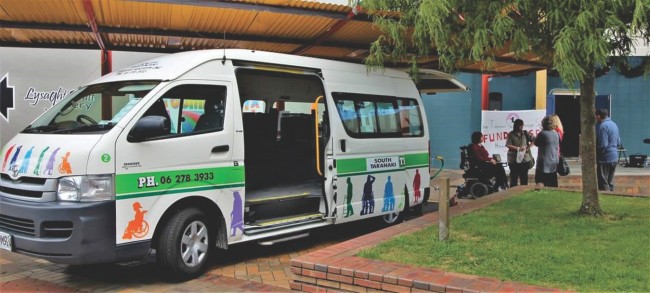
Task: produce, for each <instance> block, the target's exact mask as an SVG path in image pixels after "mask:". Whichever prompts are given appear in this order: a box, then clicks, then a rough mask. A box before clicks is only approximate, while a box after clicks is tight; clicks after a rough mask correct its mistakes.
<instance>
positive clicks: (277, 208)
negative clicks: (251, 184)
mask: <svg viewBox="0 0 650 293" xmlns="http://www.w3.org/2000/svg"><path fill="white" fill-rule="evenodd" d="M321 200H322V197H321V196H320V195H317V196H315V195H302V196H283V197H275V200H272V201H270V200H266V199H264V200H259V201H250V202H248V203H249V204H247V205H246V208H245V211H246V212H245V215H244V221H245V223H246V224H250V223H256V222H260V221H266V220H268V219H276V218H283V217H292V216H296V215H304V214H314V213H319V214H320V212H319V207H320V202H321Z"/></svg>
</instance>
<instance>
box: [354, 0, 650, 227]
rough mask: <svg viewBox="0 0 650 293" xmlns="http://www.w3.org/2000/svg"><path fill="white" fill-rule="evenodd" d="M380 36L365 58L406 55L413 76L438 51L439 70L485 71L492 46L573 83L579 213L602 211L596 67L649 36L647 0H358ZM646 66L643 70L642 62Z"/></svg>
mask: <svg viewBox="0 0 650 293" xmlns="http://www.w3.org/2000/svg"><path fill="white" fill-rule="evenodd" d="M360 5H361V7H362V8H363V9H364V10H365V11H367V12H368V13H369V14H371V15H373V21H374V24H376V25H377V26H378V27H379V28H380V29H381V31H382V35H381V36H380V37H379V38H378V39H377V40H376V41H375V42H373V43H372V44H371V47H370V53H369V56H368V57H367V58H366V60H365V63H366V65H368V66H370V67H376V66H380V67H381V66H383V65H384V63H385V62H386V61H401V60H406V61H408V62H409V63H410V64H411V68H412V70H411V74H412V76H413V78H414V79H416V80H417V73H416V72H417V71H416V70H413V69H417V60H418V59H419V58H421V57H424V56H431V55H437V56H438V61H439V64H440V68H441V69H443V70H446V71H453V70H455V69H457V68H458V67H459V66H460V65H462V64H465V63H466V62H483V64H484V68H485V69H489V68H490V66H491V64H493V62H494V57H495V56H496V55H497V52H504V51H506V52H511V53H512V54H513V55H514V56H515V57H517V58H519V57H523V56H525V55H527V54H531V53H532V54H535V55H536V56H538V57H540V60H541V61H543V62H545V64H548V65H549V67H551V68H555V69H556V70H557V72H558V73H559V75H560V77H561V79H562V81H563V82H564V83H565V84H567V85H575V84H576V83H578V84H579V86H580V117H581V118H580V119H581V134H582V135H581V137H580V155H581V157H582V161H583V164H582V188H583V189H582V190H583V198H582V204H581V207H580V210H579V211H580V212H581V213H584V214H589V215H596V216H599V215H602V214H603V212H602V210H601V208H600V204H599V200H598V188H597V186H598V184H597V177H596V146H595V141H596V138H595V114H594V112H595V109H594V102H595V101H594V100H595V98H594V96H595V91H594V84H595V74H594V73H595V70H596V69H597V68H599V67H601V66H604V65H605V64H606V62H607V59H608V56H610V55H612V54H614V55H620V56H628V55H629V54H630V52H631V50H632V49H634V48H635V47H636V46H637V44H636V43H634V41H633V40H634V38H635V37H639V38H641V39H642V40H645V41H646V42H648V41H650V25H649V20H650V0H545V1H539V0H480V1H476V0H362V1H361V2H360ZM646 69H647V68H646Z"/></svg>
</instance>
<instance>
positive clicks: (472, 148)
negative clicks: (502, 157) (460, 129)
mask: <svg viewBox="0 0 650 293" xmlns="http://www.w3.org/2000/svg"><path fill="white" fill-rule="evenodd" d="M484 140H485V138H484V137H483V133H481V132H478V131H477V132H474V133H472V144H471V145H469V147H468V148H467V155H468V159H469V164H470V167H474V168H478V170H479V173H480V174H482V175H483V176H484V178H495V181H496V184H495V187H496V188H500V189H506V188H508V184H507V177H506V170H505V169H504V168H503V165H502V164H501V162H497V160H495V159H494V158H493V157H490V155H489V154H488V152H487V150H486V149H485V147H484V146H483V141H484Z"/></svg>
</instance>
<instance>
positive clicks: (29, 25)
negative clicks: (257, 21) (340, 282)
mask: <svg viewBox="0 0 650 293" xmlns="http://www.w3.org/2000/svg"><path fill="white" fill-rule="evenodd" d="M0 28H3V29H26V30H53V31H73V32H84V33H93V31H92V29H91V28H89V27H88V26H85V25H74V24H55V23H35V22H17V21H6V20H0ZM97 29H98V30H99V31H101V32H102V33H104V34H127V35H128V34H130V35H145V36H161V37H181V38H200V39H214V40H221V41H223V40H224V35H223V33H213V32H197V31H186V30H183V31H181V30H163V29H141V28H137V29H136V28H115V27H104V26H98V27H97ZM225 38H226V40H227V41H249V42H264V43H273V44H290V45H297V46H300V45H304V44H305V43H307V42H308V41H307V40H304V39H298V38H283V37H269V36H255V35H242V34H228V33H226V35H225ZM320 45H321V46H324V47H337V48H344V49H350V50H360V49H362V50H367V49H368V48H369V46H370V45H368V44H360V43H346V42H335V41H323V42H321V43H320Z"/></svg>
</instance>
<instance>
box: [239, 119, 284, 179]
mask: <svg viewBox="0 0 650 293" xmlns="http://www.w3.org/2000/svg"><path fill="white" fill-rule="evenodd" d="M277 119H278V118H277V112H276V113H275V114H274V113H243V114H242V122H243V124H244V153H245V156H246V159H245V164H246V181H247V183H246V185H247V188H255V187H261V186H268V185H270V184H273V183H274V182H277V178H276V176H277V171H274V170H273V168H275V165H277V160H278V159H279V158H278V156H277V155H276V152H277Z"/></svg>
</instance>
